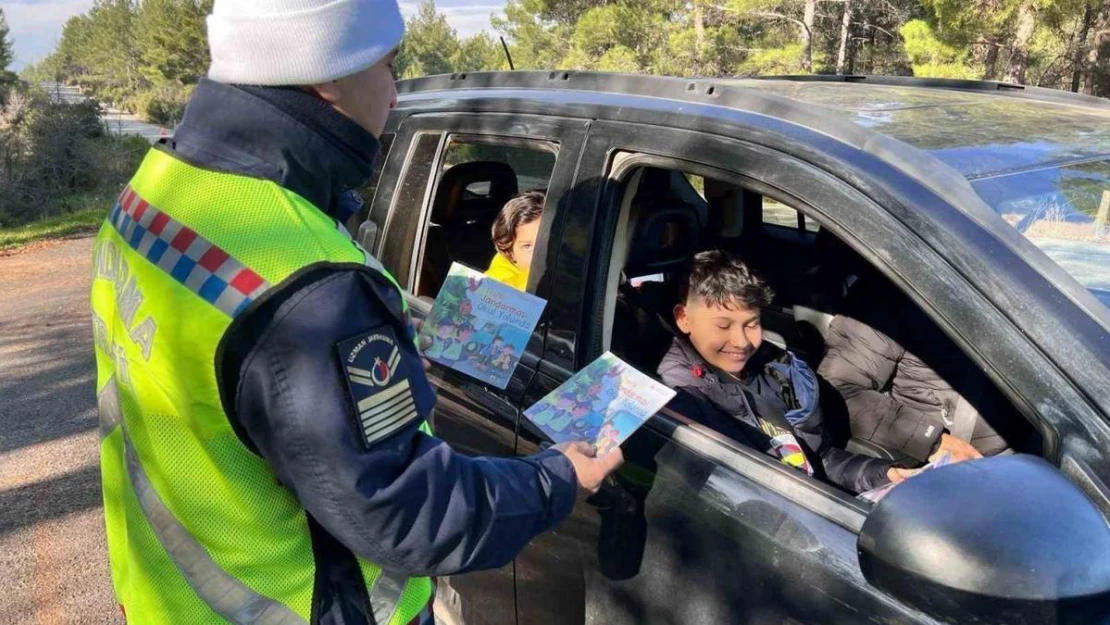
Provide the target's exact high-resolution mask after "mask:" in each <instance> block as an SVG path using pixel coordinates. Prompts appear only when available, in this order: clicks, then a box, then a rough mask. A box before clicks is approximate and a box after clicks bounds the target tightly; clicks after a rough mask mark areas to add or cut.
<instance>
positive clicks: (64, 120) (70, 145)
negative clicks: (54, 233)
mask: <svg viewBox="0 0 1110 625" xmlns="http://www.w3.org/2000/svg"><path fill="white" fill-rule="evenodd" d="M147 149H149V145H148V144H147V143H146V141H145V140H143V139H141V138H138V137H127V138H120V137H115V136H112V135H109V134H108V133H106V132H105V131H104V127H103V126H102V125H101V123H100V111H99V108H98V106H97V105H96V103H94V102H89V101H85V102H80V103H75V104H67V103H61V102H54V101H52V100H51V98H50V97H49V96H48V95H47V94H45V93H43V92H41V91H27V92H17V93H15V94H14V95H13V96H12V97H11V98H9V101H8V104H7V106H6V107H4V109H3V110H2V111H0V224H3V225H5V226H9V225H18V224H22V223H27V222H29V221H34V220H38V219H42V218H44V217H49V216H54V215H60V214H65V213H68V212H71V211H72V210H74V209H76V208H80V207H81V205H80V203H79V202H77V201H76V200H75V199H74V198H79V197H84V196H86V195H87V194H88V193H95V192H101V191H103V190H104V189H109V188H114V189H115V190H116V192H118V190H119V188H120V187H121V186H122V185H123V184H124V183H125V182H126V180H127V177H128V176H130V175H131V174H132V173H133V172H134V170H135V168H136V167H137V166H138V161H139V159H140V158H141V157H142V154H143V153H145V152H146V150H147Z"/></svg>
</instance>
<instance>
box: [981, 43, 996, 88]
mask: <svg viewBox="0 0 1110 625" xmlns="http://www.w3.org/2000/svg"><path fill="white" fill-rule="evenodd" d="M983 65H984V66H985V67H986V71H985V72H984V74H983V80H994V79H995V78H997V77H998V42H997V41H995V40H994V39H991V40H990V41H989V42H987V55H986V58H984V59H983Z"/></svg>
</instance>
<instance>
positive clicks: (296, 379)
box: [221, 270, 577, 575]
mask: <svg viewBox="0 0 1110 625" xmlns="http://www.w3.org/2000/svg"><path fill="white" fill-rule="evenodd" d="M382 281H384V279H382V278H381V277H380V276H378V275H377V274H374V273H372V272H369V271H358V270H346V271H338V272H336V271H332V272H330V273H326V274H324V275H322V276H315V277H311V276H310V277H307V278H304V279H302V280H301V281H300V284H298V285H293V286H289V287H283V290H285V291H286V292H287V293H286V295H285V296H283V297H282V298H281V300H280V301H277V302H267V303H266V305H264V306H262V307H260V310H259V311H255V313H256V315H255V317H254V319H253V320H251V321H250V322H248V323H247V324H246V326H247V327H244V328H241V329H240V330H239V331H238V332H237V337H236V338H237V339H238V340H237V341H232V345H231V346H230V347H229V349H227V350H225V351H226V352H227V353H226V354H225V357H226V360H225V362H224V363H223V365H224V368H225V370H226V369H235V370H236V371H238V376H237V377H236V376H235V374H234V372H230V373H226V374H224V375H222V380H221V384H222V388H223V391H224V397H225V406H226V405H227V404H228V403H229V402H228V392H227V391H228V389H227V386H229V385H232V384H234V389H235V390H234V393H233V404H234V406H233V409H232V410H230V411H229V412H230V413H231V416H232V422H233V425H235V426H236V428H237V430H238V431H239V434H240V437H241V438H244V439H245V442H247V443H248V444H249V445H251V446H252V447H253V448H254V449H255V450H256V451H257V452H258V453H259V455H261V456H262V458H264V459H265V460H266V461H267V462H268V463H269V464H270V466H271V467H273V469H274V471H275V473H276V474H277V478H278V479H279V480H280V481H281V482H282V483H283V484H284V485H285V486H287V487H288V488H289V489H290V490H292V492H293V493H294V494H295V495H296V496H297V498H298V499H299V500H300V501H301V502H302V504H303V505H304V506H305V508H306V509H307V511H308V512H309V514H311V515H312V517H313V518H315V519H316V521H317V522H318V523H319V524H320V525H321V526H322V527H323V528H324V529H326V530H327V531H328V532H329V533H330V534H332V535H333V536H334V537H335V538H337V539H338V540H339V541H340V542H341V543H343V545H344V546H346V547H347V548H348V549H350V550H351V551H352V552H353V553H355V554H357V555H359V556H362V557H364V558H367V559H369V560H371V561H373V562H375V563H378V564H380V565H382V566H384V567H387V568H390V569H393V570H396V571H398V572H402V573H406V574H410V575H446V574H454V573H461V572H465V571H472V570H479V569H488V568H494V567H499V566H503V565H505V564H507V563H508V562H510V561H511V560H512V559H513V558H514V557H515V556H516V554H517V553H518V552H519V551H520V549H522V548H523V547H524V546H525V545H526V544H527V543H528V542H529V541H530V540H531V539H532V538H533V537H534V536H536V535H537V534H540V533H541V532H544V531H546V530H547V529H549V528H551V527H552V526H554V525H555V524H557V523H558V522H560V521H561V520H562V519H564V518H565V517H566V516H567V515H568V514H569V513H570V511H571V509H572V508H573V505H574V500H575V497H576V495H577V480H576V479H575V475H574V469H573V466H572V465H571V464H570V462H569V460H567V459H566V458H565V457H564V456H563V455H562V454H560V453H559V452H557V451H552V450H549V451H546V452H543V453H541V454H538V455H536V456H532V457H529V458H471V457H467V456H463V455H461V454H458V453H455V452H454V451H452V449H451V448H450V447H449V446H448V445H447V444H446V443H444V442H443V441H441V440H439V439H436V438H435V437H433V436H429V435H427V434H424V433H422V432H420V431H419V430H418V427H419V425H420V422H421V421H422V420H423V419H422V418H424V417H427V415H428V414H429V412H430V410H431V407H432V405H433V404H434V401H435V398H434V395H433V393H432V390H431V387H430V385H429V383H428V381H427V378H426V377H425V376H424V371H423V367H422V364H421V360H420V355H419V353H418V352H417V350H416V348H415V346H414V343H413V340H412V333H411V328H410V326H409V325H408V323H407V322H406V321H403V320H398V319H397V318H396V317H394V316H393V315H392V314H391V313H390V312H389V310H388V309H387V308H386V307H385V306H384V305H383V304H382V301H381V298H382V297H385V296H388V295H383V294H388V293H390V292H391V290H390V289H388V288H383V285H382V284H381V282H382ZM289 292H292V294H291V295H290V294H289ZM393 293H395V292H393ZM359 336H370V337H373V336H395V337H397V338H398V340H397V341H396V344H397V345H398V347H399V353H398V354H397V355H398V356H399V358H397V359H393V358H390V355H389V353H388V352H383V354H382V355H383V358H382V359H381V362H379V363H378V365H379V366H380V367H382V368H381V369H377V368H375V369H374V370H373V371H370V372H366V375H368V376H369V377H372V378H374V379H375V380H377V381H379V382H380V381H381V380H384V379H387V378H390V377H391V379H390V384H391V386H389V389H393V390H396V389H398V388H401V386H402V385H404V386H406V387H407V391H406V392H409V391H411V398H410V399H411V403H412V404H413V405H414V406H415V408H416V411H417V413H418V416H419V417H421V418H415V419H408V418H407V417H408V414H409V413H407V412H404V414H401V412H403V411H401V412H398V413H397V414H399V415H400V416H401V417H402V418H401V419H400V421H398V420H396V419H392V420H390V423H394V422H397V423H401V425H399V426H397V427H399V429H396V430H394V431H390V430H391V428H393V426H392V425H389V426H386V425H385V422H384V421H382V422H381V423H383V426H382V427H378V428H377V432H378V434H377V435H375V436H373V437H368V436H367V435H366V431H368V428H364V427H363V426H364V424H365V420H363V421H361V422H360V418H363V419H364V417H360V414H359V410H362V413H363V415H365V413H366V412H368V411H367V410H363V408H364V406H363V405H362V404H360V403H359V402H358V401H357V396H356V395H355V394H354V393H353V391H352V390H351V389H352V387H351V386H350V380H349V378H350V376H351V374H350V373H347V372H346V367H345V364H346V363H341V358H340V356H339V350H338V349H337V346H341V345H346V346H349V343H350V341H351V340H352V338H355V339H357V337H359ZM356 347H357V343H356ZM367 349H370V348H367ZM352 353H353V352H352ZM376 397H379V398H382V397H385V394H381V395H377V396H376ZM392 397H393V396H391V400H392ZM397 397H400V395H397ZM406 401H407V400H406ZM356 404H358V405H356ZM378 408H381V409H382V410H387V409H388V408H389V405H387V404H386V403H385V402H384V400H383V401H382V402H379V404H378ZM382 432H388V435H385V436H383V435H381V433H382Z"/></svg>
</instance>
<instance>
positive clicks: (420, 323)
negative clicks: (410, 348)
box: [412, 319, 432, 371]
mask: <svg viewBox="0 0 1110 625" xmlns="http://www.w3.org/2000/svg"><path fill="white" fill-rule="evenodd" d="M423 327H424V320H423V319H413V320H412V328H413V329H414V330H416V349H418V350H420V353H421V354H423V353H424V352H425V351H426V350H427V349H428V348H429V347H431V346H432V337H430V336H424V335H423V334H421V333H420V329H421V328H423ZM420 362H422V363H424V370H425V371H427V370H429V369H431V368H432V363H430V362H428V359H427V358H421V359H420Z"/></svg>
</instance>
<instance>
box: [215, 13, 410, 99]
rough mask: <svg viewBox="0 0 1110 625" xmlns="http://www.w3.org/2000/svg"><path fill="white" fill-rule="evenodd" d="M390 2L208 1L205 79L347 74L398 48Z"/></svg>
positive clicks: (288, 79)
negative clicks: (209, 60) (208, 64)
mask: <svg viewBox="0 0 1110 625" xmlns="http://www.w3.org/2000/svg"><path fill="white" fill-rule="evenodd" d="M404 34H405V20H404V18H402V17H401V9H400V7H398V6H397V0H216V1H215V5H214V6H213V8H212V15H209V16H208V47H209V49H210V50H211V51H212V66H211V67H210V68H209V69H208V77H209V78H211V79H212V80H215V81H217V82H222V83H237V84H244V85H312V84H317V83H323V82H328V81H331V80H335V79H337V78H343V77H344V76H350V75H351V74H355V73H357V72H359V71H362V70H364V69H366V68H367V67H370V66H372V65H374V64H375V63H377V62H378V61H380V60H382V59H383V58H384V57H385V56H386V55H387V54H389V52H390V51H391V50H393V48H395V47H397V45H398V44H400V43H401V37H402V36H404Z"/></svg>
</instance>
